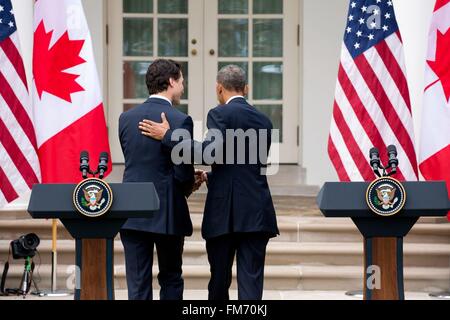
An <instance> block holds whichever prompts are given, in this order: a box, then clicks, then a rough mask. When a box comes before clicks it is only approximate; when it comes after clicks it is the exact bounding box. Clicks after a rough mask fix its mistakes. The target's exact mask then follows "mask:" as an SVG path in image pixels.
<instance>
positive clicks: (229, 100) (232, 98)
mask: <svg viewBox="0 0 450 320" xmlns="http://www.w3.org/2000/svg"><path fill="white" fill-rule="evenodd" d="M237 98H242V99H245V98H244V97H243V96H232V97H231V98H230V99H228V101H227V102H226V103H225V104H229V103H230V102H231V100H234V99H237Z"/></svg>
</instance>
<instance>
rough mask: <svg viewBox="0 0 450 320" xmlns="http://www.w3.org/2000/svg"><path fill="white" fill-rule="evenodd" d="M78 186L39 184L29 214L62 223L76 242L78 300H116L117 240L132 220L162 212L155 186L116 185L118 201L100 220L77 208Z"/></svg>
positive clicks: (114, 202)
mask: <svg viewBox="0 0 450 320" xmlns="http://www.w3.org/2000/svg"><path fill="white" fill-rule="evenodd" d="M76 186H77V185H75V184H36V185H34V186H33V190H32V193H31V199H30V203H29V206H28V212H29V213H30V215H31V216H32V217H33V218H34V219H60V220H61V222H62V223H63V225H64V226H65V227H66V229H67V230H68V231H69V233H70V234H71V235H72V237H73V238H74V239H75V242H76V258H75V260H76V266H77V272H76V283H77V284H79V286H78V285H77V286H76V289H75V300H114V237H115V236H116V235H117V233H118V232H119V230H120V228H121V227H122V225H123V224H124V223H125V222H126V220H127V219H128V218H148V217H151V216H152V215H153V214H154V213H155V211H157V210H159V198H158V195H157V192H156V190H155V187H154V185H153V183H115V184H114V183H112V184H110V187H111V189H112V193H113V195H114V201H113V203H112V206H111V207H110V209H109V211H108V212H107V213H106V214H104V215H102V216H101V217H98V218H90V217H86V216H83V215H82V214H80V213H79V212H78V211H77V210H76V209H75V206H74V203H73V194H74V190H75V188H76Z"/></svg>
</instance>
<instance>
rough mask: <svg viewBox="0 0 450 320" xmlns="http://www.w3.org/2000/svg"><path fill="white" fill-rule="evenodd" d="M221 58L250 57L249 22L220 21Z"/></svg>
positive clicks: (243, 20)
mask: <svg viewBox="0 0 450 320" xmlns="http://www.w3.org/2000/svg"><path fill="white" fill-rule="evenodd" d="M219 56H220V57H248V20H247V19H220V20H219Z"/></svg>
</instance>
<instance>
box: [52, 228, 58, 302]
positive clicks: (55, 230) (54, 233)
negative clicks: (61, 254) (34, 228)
mask: <svg viewBox="0 0 450 320" xmlns="http://www.w3.org/2000/svg"><path fill="white" fill-rule="evenodd" d="M57 236H58V220H56V219H52V284H51V290H52V293H54V292H56V266H57V252H56V239H57Z"/></svg>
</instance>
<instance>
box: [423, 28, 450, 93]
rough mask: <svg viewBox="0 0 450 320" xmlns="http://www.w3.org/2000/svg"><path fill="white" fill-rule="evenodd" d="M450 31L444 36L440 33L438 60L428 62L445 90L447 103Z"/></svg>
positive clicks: (437, 43)
mask: <svg viewBox="0 0 450 320" xmlns="http://www.w3.org/2000/svg"><path fill="white" fill-rule="evenodd" d="M449 52H450V31H447V32H446V33H445V34H442V33H441V32H440V31H438V34H437V41H436V58H435V61H430V60H428V61H427V62H428V65H429V66H430V68H431V69H433V71H434V73H436V75H437V76H438V77H439V80H438V81H440V82H441V84H442V88H443V89H444V93H445V97H446V98H447V101H449V98H450V54H449Z"/></svg>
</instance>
